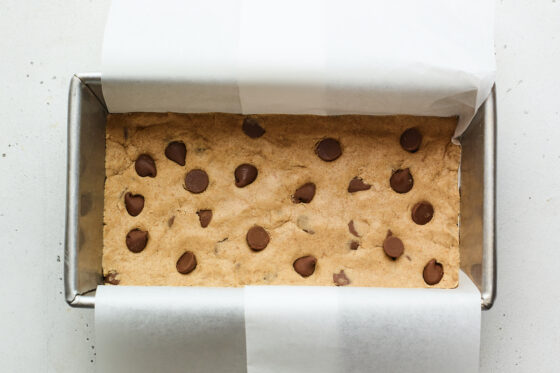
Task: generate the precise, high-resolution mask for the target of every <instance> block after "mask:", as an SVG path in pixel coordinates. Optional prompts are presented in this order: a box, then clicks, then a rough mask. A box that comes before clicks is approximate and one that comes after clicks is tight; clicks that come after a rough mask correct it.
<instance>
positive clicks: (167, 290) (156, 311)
mask: <svg viewBox="0 0 560 373" xmlns="http://www.w3.org/2000/svg"><path fill="white" fill-rule="evenodd" d="M95 342H96V350H97V361H96V367H97V371H98V372H104V373H106V372H107V373H110V372H116V373H128V372H130V373H132V372H134V373H141V372H150V373H152V372H192V373H208V372H245V371H246V358H245V356H246V355H245V327H244V313H243V289H236V288H227V289H225V288H194V287H156V286H154V287H133V286H98V287H97V293H96V296H95Z"/></svg>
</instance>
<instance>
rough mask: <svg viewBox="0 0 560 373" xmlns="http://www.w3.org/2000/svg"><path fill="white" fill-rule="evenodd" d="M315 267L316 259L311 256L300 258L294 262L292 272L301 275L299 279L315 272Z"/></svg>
mask: <svg viewBox="0 0 560 373" xmlns="http://www.w3.org/2000/svg"><path fill="white" fill-rule="evenodd" d="M316 265H317V258H315V257H314V256H312V255H307V256H302V257H301V258H298V259H296V260H295V261H294V270H295V271H296V272H297V273H299V274H300V275H301V277H309V276H311V275H312V274H313V272H315V266H316Z"/></svg>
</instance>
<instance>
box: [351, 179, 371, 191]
mask: <svg viewBox="0 0 560 373" xmlns="http://www.w3.org/2000/svg"><path fill="white" fill-rule="evenodd" d="M370 188H371V185H369V184H366V183H364V181H363V180H362V179H361V178H359V177H357V176H356V177H355V178H353V179H352V180H350V184H348V193H356V192H361V191H363V190H368V189H370Z"/></svg>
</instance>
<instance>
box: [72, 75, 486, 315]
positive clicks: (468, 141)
mask: <svg viewBox="0 0 560 373" xmlns="http://www.w3.org/2000/svg"><path fill="white" fill-rule="evenodd" d="M68 106H69V107H68V170H67V178H68V179H67V196H66V242H65V249H64V250H65V253H64V254H65V255H64V286H65V296H66V302H68V304H69V305H70V306H72V307H87V308H93V307H94V306H95V290H96V288H97V285H100V284H103V272H102V268H101V256H102V250H103V187H104V182H105V164H104V159H105V125H106V119H107V113H108V111H107V107H106V104H105V101H104V99H103V94H102V91H101V75H100V74H98V73H93V74H76V75H74V76H73V77H72V80H71V83H70V92H69V100H68ZM460 141H461V145H462V159H461V169H460V188H461V214H460V223H459V224H460V253H461V268H462V270H463V271H464V272H465V273H466V274H467V275H468V276H469V277H470V278H471V279H472V280H473V282H474V283H475V284H476V285H477V286H478V288H479V290H480V292H481V295H482V298H481V307H482V309H489V308H490V307H492V303H493V302H494V298H495V296H496V235H495V206H496V96H495V90H493V91H492V94H491V96H490V97H489V98H488V99H487V100H486V102H485V103H484V104H483V105H482V106H481V108H480V109H479V110H478V113H477V114H476V116H475V118H474V119H473V122H472V123H471V125H470V126H469V128H468V130H467V131H466V133H465V134H464V135H463V136H462V137H461V139H460Z"/></svg>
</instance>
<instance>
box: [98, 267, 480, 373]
mask: <svg viewBox="0 0 560 373" xmlns="http://www.w3.org/2000/svg"><path fill="white" fill-rule="evenodd" d="M459 283H460V285H459V287H458V288H457V289H451V290H442V289H384V288H352V287H345V288H337V287H288V286H255V287H246V288H244V289H243V288H229V289H224V288H192V287H126V286H99V287H98V288H97V294H96V297H95V302H96V305H95V332H96V346H97V367H98V371H99V372H119V373H123V372H136V373H139V372H232V373H236V372H240V373H241V372H249V373H261V372H293V373H298V372H302V373H303V372H305V373H315V372H317V373H318V372H321V373H330V372H333V373H334V372H430V373H432V372H469V373H471V372H476V371H477V370H478V358H479V343H480V293H479V291H478V290H477V288H476V286H475V285H474V284H473V283H472V282H471V280H470V279H469V278H468V277H467V276H466V275H465V274H464V273H462V272H461V274H460V282H459Z"/></svg>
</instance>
